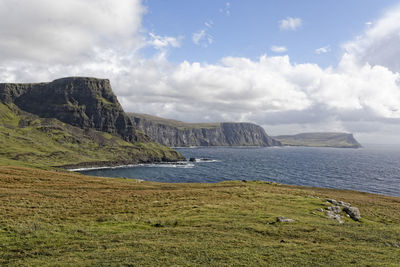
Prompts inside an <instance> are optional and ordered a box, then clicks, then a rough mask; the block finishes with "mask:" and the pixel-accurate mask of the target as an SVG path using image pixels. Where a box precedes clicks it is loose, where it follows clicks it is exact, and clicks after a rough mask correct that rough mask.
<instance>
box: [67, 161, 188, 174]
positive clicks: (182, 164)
mask: <svg viewBox="0 0 400 267" xmlns="http://www.w3.org/2000/svg"><path fill="white" fill-rule="evenodd" d="M134 167H148V168H184V169H187V168H193V167H194V164H193V163H188V162H187V161H178V162H173V163H141V164H128V165H119V166H101V167H86V168H76V169H68V171H72V172H81V171H83V172H84V171H94V170H114V169H122V168H134Z"/></svg>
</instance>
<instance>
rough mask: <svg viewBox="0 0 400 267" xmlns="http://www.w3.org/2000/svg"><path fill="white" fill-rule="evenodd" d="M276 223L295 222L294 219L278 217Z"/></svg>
mask: <svg viewBox="0 0 400 267" xmlns="http://www.w3.org/2000/svg"><path fill="white" fill-rule="evenodd" d="M276 221H277V222H294V220H293V219H289V218H286V217H277V218H276Z"/></svg>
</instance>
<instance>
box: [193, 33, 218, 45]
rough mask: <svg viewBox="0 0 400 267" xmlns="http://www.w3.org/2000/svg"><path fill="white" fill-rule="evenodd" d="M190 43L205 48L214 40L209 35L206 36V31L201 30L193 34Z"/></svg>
mask: <svg viewBox="0 0 400 267" xmlns="http://www.w3.org/2000/svg"><path fill="white" fill-rule="evenodd" d="M192 41H193V43H194V44H195V45H201V46H203V47H207V46H209V45H210V44H212V43H213V42H214V38H213V37H212V36H211V35H210V34H208V32H207V30H206V29H202V30H200V31H198V32H195V33H193V35H192Z"/></svg>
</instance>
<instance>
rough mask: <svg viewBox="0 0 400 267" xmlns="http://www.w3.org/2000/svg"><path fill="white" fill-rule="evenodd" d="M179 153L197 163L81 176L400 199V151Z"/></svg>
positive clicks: (268, 149) (385, 148) (252, 149)
mask: <svg viewBox="0 0 400 267" xmlns="http://www.w3.org/2000/svg"><path fill="white" fill-rule="evenodd" d="M176 150H178V151H179V152H181V153H182V154H183V155H184V156H185V157H186V158H188V159H189V158H196V162H181V163H174V164H145V165H138V166H129V167H122V168H109V169H95V170H81V171H80V172H81V173H83V174H87V175H94V176H103V177H126V178H136V179H143V180H148V181H157V182H169V183H178V182H179V183H181V182H189V183H194V182H201V183H203V182H209V183H214V182H221V181H227V180H262V181H271V182H277V183H283V184H291V185H303V186H316V187H325V188H338V189H351V190H357V191H363V192H370V193H377V194H384V195H392V196H400V147H393V146H382V145H379V146H374V145H370V146H367V147H364V148H361V149H337V148H313V147H197V148H176Z"/></svg>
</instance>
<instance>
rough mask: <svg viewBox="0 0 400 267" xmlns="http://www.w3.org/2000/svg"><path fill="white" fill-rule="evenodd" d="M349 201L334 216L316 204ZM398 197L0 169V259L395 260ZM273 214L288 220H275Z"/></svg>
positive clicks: (157, 262) (21, 262) (11, 262)
mask: <svg viewBox="0 0 400 267" xmlns="http://www.w3.org/2000/svg"><path fill="white" fill-rule="evenodd" d="M327 198H335V199H337V200H342V201H345V202H350V203H351V204H353V205H354V206H356V207H358V208H359V209H360V211H361V215H362V219H361V221H360V222H355V221H353V220H351V219H349V218H345V219H344V221H345V222H344V223H343V224H338V223H337V222H336V221H334V220H330V219H328V218H327V217H326V215H325V214H324V213H323V212H318V211H317V209H318V208H326V207H327V206H328V204H327V203H326V199H327ZM399 210H400V198H395V197H388V196H380V195H373V194H367V193H360V192H354V191H345V190H331V189H320V188H305V187H296V186H287V185H279V184H271V183H267V182H223V183H217V184H163V183H152V182H141V181H139V180H133V179H119V178H95V177H88V176H83V175H79V174H74V173H66V172H55V171H44V170H37V169H29V168H21V167H9V166H7V167H6V166H4V167H0V264H2V265H7V266H32V265H42V266H50V265H62V266H77V265H79V266H88V265H91V266H93V265H94V266H105V265H107V266H109V265H116V266H119V265H125V266H143V265H145V266H170V265H172V266H262V265H264V266H349V265H350V266H351V265H354V266H399V265H400V212H399ZM277 216H285V217H288V218H292V219H294V220H295V222H293V223H276V217H277Z"/></svg>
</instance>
